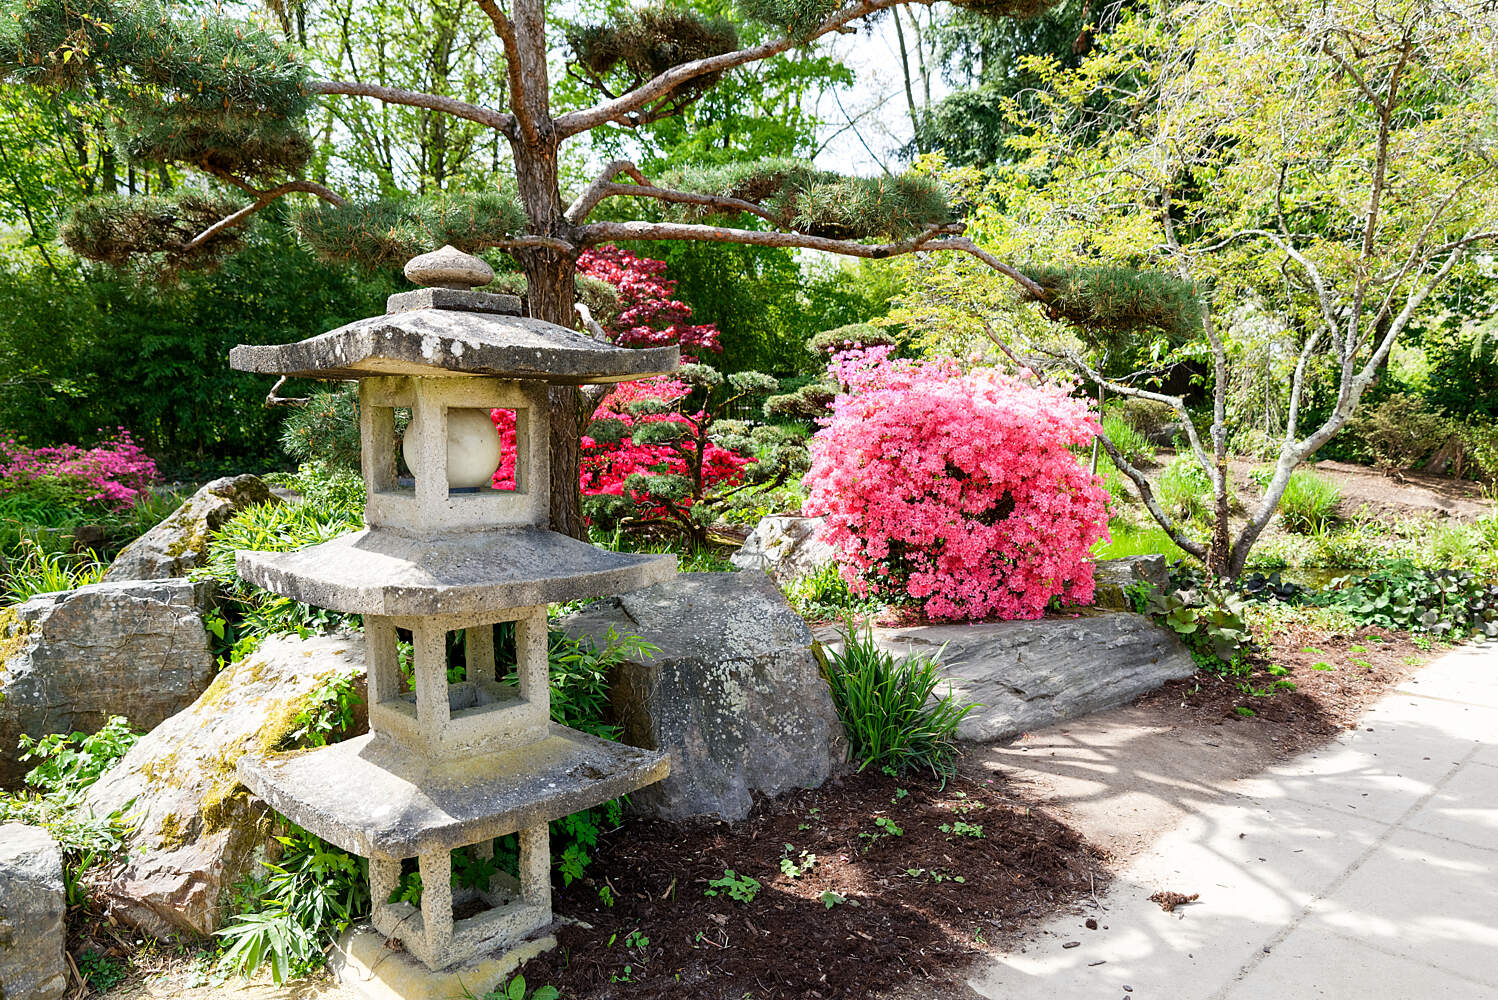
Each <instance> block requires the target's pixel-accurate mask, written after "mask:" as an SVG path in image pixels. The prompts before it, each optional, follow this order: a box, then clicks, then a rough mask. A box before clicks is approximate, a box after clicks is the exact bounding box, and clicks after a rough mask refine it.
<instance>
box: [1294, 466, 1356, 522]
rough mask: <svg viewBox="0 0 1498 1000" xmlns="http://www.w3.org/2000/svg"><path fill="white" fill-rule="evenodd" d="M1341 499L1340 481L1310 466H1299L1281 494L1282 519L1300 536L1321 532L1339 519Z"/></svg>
mask: <svg viewBox="0 0 1498 1000" xmlns="http://www.w3.org/2000/svg"><path fill="white" fill-rule="evenodd" d="M1341 499H1342V490H1341V489H1340V488H1339V487H1338V486H1337V484H1336V483H1334V482H1332V481H1331V480H1330V479H1327V478H1326V477H1325V476H1322V475H1319V474H1318V473H1315V472H1312V471H1311V470H1310V469H1296V470H1295V471H1294V472H1292V473H1290V481H1289V482H1288V483H1286V484H1285V493H1284V495H1283V496H1282V497H1280V522H1281V523H1282V524H1284V526H1285V530H1287V531H1293V532H1295V533H1296V534H1297V535H1315V534H1319V533H1321V532H1323V531H1325V530H1326V529H1327V528H1330V527H1331V526H1332V524H1333V523H1335V522H1336V520H1337V504H1338V503H1339V502H1340V501H1341Z"/></svg>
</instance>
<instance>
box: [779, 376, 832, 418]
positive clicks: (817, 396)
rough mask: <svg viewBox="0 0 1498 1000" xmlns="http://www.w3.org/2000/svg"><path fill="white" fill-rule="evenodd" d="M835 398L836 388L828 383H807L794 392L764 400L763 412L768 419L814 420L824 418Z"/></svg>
mask: <svg viewBox="0 0 1498 1000" xmlns="http://www.w3.org/2000/svg"><path fill="white" fill-rule="evenodd" d="M836 398H837V386H835V385H833V384H832V383H830V382H807V383H806V384H804V385H801V386H799V387H797V389H796V391H794V392H788V393H785V394H783V395H779V396H771V397H770V398H769V399H767V400H765V407H764V412H765V416H766V417H767V418H769V419H772V420H773V419H776V418H791V419H795V420H815V419H817V418H818V417H821V416H825V415H826V413H827V408H828V407H830V406H831V405H832V401H833V400H834V399H836Z"/></svg>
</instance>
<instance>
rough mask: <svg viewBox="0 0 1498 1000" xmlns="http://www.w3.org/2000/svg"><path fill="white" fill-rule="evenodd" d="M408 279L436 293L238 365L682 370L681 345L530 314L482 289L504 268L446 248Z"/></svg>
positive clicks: (310, 374) (337, 371)
mask: <svg viewBox="0 0 1498 1000" xmlns="http://www.w3.org/2000/svg"><path fill="white" fill-rule="evenodd" d="M405 274H406V277H407V278H409V279H411V280H412V281H413V282H415V283H417V284H419V285H424V286H426V287H423V288H418V289H416V290H414V291H409V292H399V293H397V294H395V295H392V296H390V298H389V300H388V301H387V303H386V311H385V314H384V315H383V316H372V317H369V318H368V319H361V320H356V321H354V322H352V323H349V324H347V325H346V326H341V327H339V328H337V329H336V330H330V331H329V332H327V333H324V334H321V335H319V336H316V337H311V338H309V339H307V340H302V341H298V342H297V343H294V344H278V345H263V346H245V345H241V346H239V347H236V348H234V349H233V350H232V351H230V352H229V364H230V365H231V366H232V367H234V368H236V369H238V370H240V371H247V372H258V373H261V374H267V375H285V376H290V377H293V378H310V379H328V380H340V381H341V380H348V379H360V378H368V377H371V376H378V375H428V376H441V375H459V376H461V375H482V376H488V377H491V378H504V379H526V380H537V381H543V382H554V383H560V384H567V385H581V384H584V383H591V382H622V381H626V380H630V379H640V378H648V377H650V376H652V375H660V374H664V373H666V372H670V371H675V370H676V367H677V362H678V360H679V353H680V352H679V349H678V348H676V347H675V346H670V347H648V348H638V349H637V348H629V347H620V346H619V345H618V344H612V343H609V342H607V341H601V340H597V339H595V338H593V337H591V336H589V335H587V334H586V333H580V332H578V331H576V330H569V329H568V328H566V327H564V326H559V325H558V324H556V323H548V322H545V321H544V320H538V319H531V318H529V317H525V316H521V315H520V300H519V299H518V298H517V297H515V296H513V295H500V294H495V293H493V292H483V291H478V290H477V288H478V287H479V286H481V285H484V284H488V283H489V282H490V281H492V280H493V279H494V271H493V270H492V269H491V268H490V267H489V265H488V264H486V263H484V261H482V260H480V259H479V258H477V257H473V256H471V255H469V254H466V253H463V252H461V251H459V250H456V249H454V248H453V247H450V246H446V247H443V248H442V249H441V250H437V251H434V252H432V253H429V254H422V255H421V256H420V257H415V258H413V259H412V260H411V261H409V262H408V263H407V264H406V268H405Z"/></svg>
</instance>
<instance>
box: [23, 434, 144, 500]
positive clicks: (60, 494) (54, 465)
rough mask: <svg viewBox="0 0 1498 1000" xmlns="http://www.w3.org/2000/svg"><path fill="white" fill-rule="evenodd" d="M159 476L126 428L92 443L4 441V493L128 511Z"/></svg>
mask: <svg viewBox="0 0 1498 1000" xmlns="http://www.w3.org/2000/svg"><path fill="white" fill-rule="evenodd" d="M158 478H159V477H158V474H157V471H156V463H155V462H153V461H152V460H151V458H150V456H148V455H147V454H146V453H145V452H144V451H142V450H141V447H140V445H138V444H136V443H135V442H134V441H133V440H132V439H131V437H130V432H129V431H127V430H125V428H123V427H120V428H118V429H116V431H115V433H114V434H112V435H110V436H108V437H106V438H105V439H104V440H103V441H101V442H99V444H97V445H95V446H94V447H92V448H80V447H79V446H78V445H75V444H60V445H55V446H52V447H45V448H27V447H23V446H21V445H18V444H16V442H14V441H11V440H3V441H0V496H4V495H6V494H12V493H45V494H48V495H49V496H52V497H53V498H54V499H55V500H57V501H58V502H63V503H68V502H72V503H82V504H98V505H99V506H102V507H108V508H111V509H114V510H124V509H126V508H128V507H130V506H131V505H132V504H134V503H135V501H136V498H138V497H139V496H140V495H141V494H142V493H143V492H145V491H146V490H147V489H149V488H150V486H151V484H152V483H154V482H156V480H157V479H158Z"/></svg>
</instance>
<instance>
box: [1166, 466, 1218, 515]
mask: <svg viewBox="0 0 1498 1000" xmlns="http://www.w3.org/2000/svg"><path fill="white" fill-rule="evenodd" d="M1155 499H1156V500H1158V501H1159V503H1160V506H1161V507H1162V508H1164V509H1165V512H1166V513H1167V514H1171V515H1173V516H1175V517H1178V518H1179V519H1180V520H1182V521H1188V522H1194V523H1197V524H1205V523H1206V522H1207V520H1208V519H1209V518H1210V517H1211V515H1212V484H1211V482H1209V481H1208V479H1207V473H1206V471H1205V470H1204V469H1202V467H1201V464H1200V463H1199V462H1197V461H1196V459H1195V458H1194V457H1192V456H1191V455H1189V454H1187V455H1177V456H1176V457H1175V458H1173V459H1171V460H1170V464H1169V465H1167V466H1166V467H1165V469H1164V471H1162V472H1161V473H1160V478H1159V479H1158V480H1157V481H1156V482H1155Z"/></svg>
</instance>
